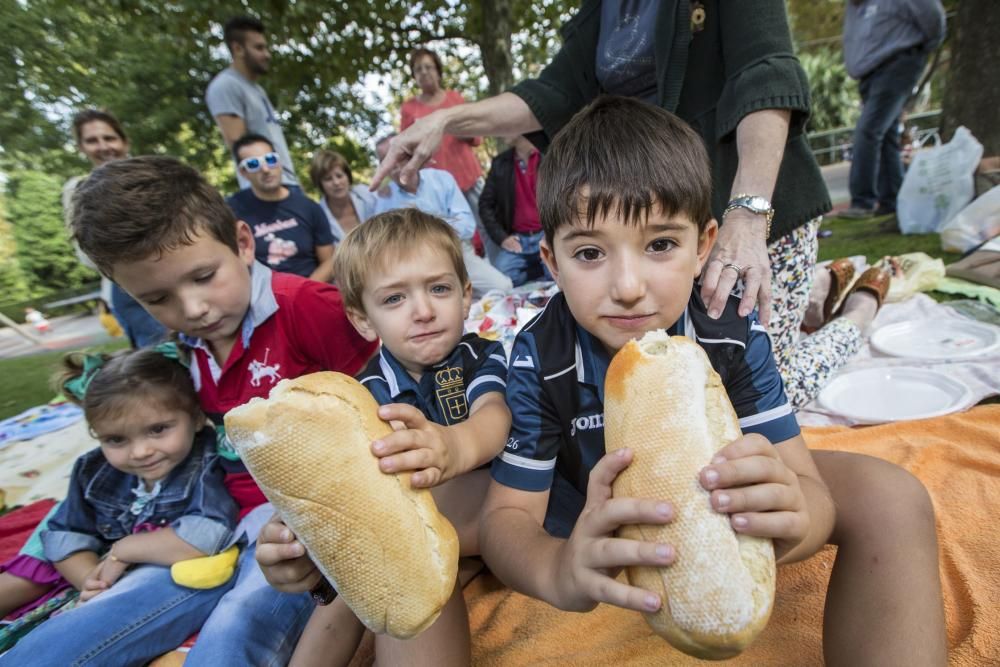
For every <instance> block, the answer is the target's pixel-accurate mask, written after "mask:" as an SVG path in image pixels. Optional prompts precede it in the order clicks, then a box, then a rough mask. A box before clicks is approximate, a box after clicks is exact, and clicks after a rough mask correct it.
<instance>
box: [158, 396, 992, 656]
mask: <svg viewBox="0 0 1000 667" xmlns="http://www.w3.org/2000/svg"><path fill="white" fill-rule="evenodd" d="M805 437H806V440H807V442H808V443H809V446H810V447H812V448H815V449H836V450H842V451H850V452H860V453H865V454H871V455H874V456H880V457H882V458H884V459H887V460H889V461H893V462H895V463H898V464H900V465H902V466H903V467H905V468H906V469H907V470H909V471H910V472H912V473H913V474H915V475H916V476H917V477H919V478H920V479H921V480H922V481H923V483H924V484H925V485H926V486H927V488H928V490H929V491H930V494H931V497H932V498H933V499H934V505H935V507H936V510H937V522H938V539H939V541H940V544H941V576H942V580H943V584H944V598H945V607H946V613H947V622H948V642H949V646H950V663H951V664H952V665H956V666H960V667H973V666H977V667H978V666H979V665H985V664H998V663H1000V615H998V611H1000V574H998V573H1000V544H998V539H997V538H998V531H997V529H996V525H997V523H996V521H997V519H996V517H997V516H998V515H1000V406H998V405H988V406H981V407H978V408H974V409H973V410H970V411H969V412H966V413H963V414H960V415H952V416H948V417H941V418H937V419H931V420H925V421H917V422H907V423H902V424H888V425H884V426H875V427H870V428H855V429H849V428H845V427H832V428H822V429H809V430H807V431H806V433H805ZM833 554H834V551H833V549H832V548H828V549H827V550H825V551H823V552H822V553H820V554H818V555H816V556H815V557H813V558H811V559H810V560H808V561H806V562H803V563H796V564H793V565H788V566H784V567H782V568H781V569H780V570H779V573H780V574H779V576H778V593H777V600H776V603H775V607H774V613H773V615H772V617H771V621H770V624H769V625H768V627H767V629H766V630H765V631H764V633H763V634H762V635H761V636H760V638H758V640H757V641H756V642H755V643H754V644H753V646H751V647H750V649H748V650H747V651H746V652H745V653H744V654H742V655H741V656H739V657H738V658H736V659H734V660H732V661H730V663H728V664H735V665H755V666H756V665H818V664H822V646H821V640H822V637H821V634H822V614H823V601H824V596H825V594H826V585H827V580H828V578H829V573H830V566H831V563H832V561H833ZM465 597H466V601H467V602H468V605H469V615H470V622H471V625H472V637H473V645H472V650H473V663H474V664H476V665H498V666H500V665H502V666H504V667H507V666H510V665H566V664H571V665H575V666H577V667H582V666H584V665H595V666H596V665H601V666H603V665H648V664H671V665H695V664H707V663H703V662H701V661H699V660H696V659H694V658H690V657H688V656H686V655H684V654H681V653H679V652H677V651H675V650H673V649H672V648H671V647H670V646H669V645H668V644H667V643H666V642H664V641H663V640H662V639H660V638H658V637H656V636H655V635H653V634H652V632H651V631H650V630H649V628H648V626H647V625H646V623H645V621H644V620H643V619H642V617H641V616H640V615H639V614H637V613H634V612H629V611H625V610H622V609H617V608H614V607H610V606H607V605H601V606H600V607H598V608H597V609H596V610H594V611H593V612H591V613H589V614H573V613H568V612H561V611H558V610H556V609H553V608H552V607H549V606H548V605H546V604H545V603H542V602H539V601H537V600H533V599H530V598H527V597H525V596H523V595H520V594H518V593H513V592H511V591H510V590H508V589H506V588H504V587H503V586H502V585H501V584H500V583H499V582H498V581H497V580H496V579H495V578H494V577H492V576H491V575H483V576H479V577H477V578H476V579H474V580H473V581H472V582H471V583H470V584H469V585H468V586H467V587H466V589H465ZM372 643H373V642H372V641H371V636H370V635H369V636H368V637H367V638H366V641H365V642H364V644H363V645H362V648H361V650H360V651H359V652H358V655H357V656H355V660H354V662H353V663H352V666H353V665H358V666H360V665H369V664H371V662H372V658H373V654H372ZM175 655H176V653H175ZM175 664H176V663H175Z"/></svg>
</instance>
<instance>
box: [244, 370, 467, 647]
mask: <svg viewBox="0 0 1000 667" xmlns="http://www.w3.org/2000/svg"><path fill="white" fill-rule="evenodd" d="M377 411H378V404H377V403H376V402H375V399H374V398H372V396H371V394H370V393H369V392H368V390H367V389H365V388H364V386H362V385H361V384H360V383H359V382H357V381H356V380H354V379H353V378H350V377H348V376H346V375H342V374H340V373H333V372H322V373H312V374H310V375H305V376H302V377H299V378H297V379H294V380H282V381H281V382H279V383H278V384H277V385H276V386H275V387H274V389H272V390H271V394H270V396H269V398H268V399H267V400H264V399H259V398H255V399H253V400H251V401H250V402H249V403H247V404H245V405H243V406H240V407H238V408H236V409H234V410H231V411H230V412H229V413H227V414H226V417H225V422H226V432H227V435H228V437H229V438H230V440H232V442H233V444H234V445H235V446H236V449H237V451H239V453H240V457H241V458H242V459H243V461H244V462H245V463H246V466H247V468H248V469H249V470H250V473H251V474H252V475H253V477H254V479H255V480H256V481H257V483H258V484H259V485H260V488H261V490H262V491H263V492H264V495H265V496H267V498H268V500H270V501H271V502H272V503H273V504H274V506H275V508H276V509H277V510H278V512H279V513H280V514H281V516H282V518H283V519H284V520H285V522H286V523H287V524H288V525H289V526H290V527H291V529H292V530H293V531H294V532H295V534H296V536H297V537H298V539H299V540H300V541H301V542H302V543H303V545H304V546H305V547H306V549H308V551H309V554H310V556H311V557H312V559H313V561H314V562H315V563H316V565H317V567H318V568H319V569H320V571H321V572H322V573H323V574H324V576H326V577H327V579H328V580H329V581H330V582H331V583H332V584H333V585H334V587H335V588H336V589H337V591H338V593H339V594H340V595H341V596H342V597H343V598H344V601H345V602H346V603H347V605H348V606H349V607H350V608H351V610H352V611H353V612H354V613H355V614H356V615H357V616H358V618H359V619H360V620H361V621H362V623H364V624H365V626H367V627H368V628H369V629H371V630H372V631H373V632H376V633H383V632H384V633H387V634H389V635H391V636H393V637H397V638H400V639H406V638H409V637H413V636H414V635H416V634H418V633H420V632H421V631H423V630H424V629H426V628H427V627H429V626H430V625H431V624H432V623H433V622H434V621H435V619H437V617H438V615H439V614H440V613H441V610H442V609H443V607H444V605H445V603H446V602H447V601H448V599H449V598H450V597H451V594H452V591H453V590H454V587H455V578H456V575H457V568H458V536H457V535H456V533H455V529H454V527H453V526H452V525H451V523H449V521H448V520H447V519H446V518H445V517H444V516H443V515H442V514H441V513H440V512H439V511H438V510H437V506H436V505H435V503H434V499H433V497H432V496H431V492H430V491H429V490H427V489H413V488H412V487H411V486H410V475H409V474H400V475H387V474H384V473H382V472H381V471H380V470H379V467H378V459H377V458H376V457H375V456H374V455H373V454H372V453H371V443H372V441H373V440H375V439H377V438H379V437H382V436H385V435H388V434H389V433H391V432H392V429H391V427H390V426H389V424H387V423H386V422H384V421H382V420H381V419H379V417H378V414H377Z"/></svg>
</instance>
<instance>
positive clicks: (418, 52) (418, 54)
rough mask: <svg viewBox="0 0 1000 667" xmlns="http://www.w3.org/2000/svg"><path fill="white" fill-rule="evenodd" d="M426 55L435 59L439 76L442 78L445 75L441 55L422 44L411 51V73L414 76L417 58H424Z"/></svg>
mask: <svg viewBox="0 0 1000 667" xmlns="http://www.w3.org/2000/svg"><path fill="white" fill-rule="evenodd" d="M424 56H428V57H429V58H430V59H431V60H432V61H434V67H435V69H437V72H438V78H439V79H440V78H441V77H443V76H444V67H443V66H442V65H441V56H439V55H438V54H437V53H436V52H434V51H431V50H430V49H427V48H424V47H422V46H421V47H420V48H417V49H413V51H411V52H410V75H411V76H413V67H414V66H415V65H416V64H417V60H419V59H420V58H423V57H424Z"/></svg>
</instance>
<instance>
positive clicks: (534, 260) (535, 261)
mask: <svg viewBox="0 0 1000 667" xmlns="http://www.w3.org/2000/svg"><path fill="white" fill-rule="evenodd" d="M541 157H542V156H541V153H539V152H538V149H537V148H535V146H534V145H533V144H532V143H531V142H530V141H528V139H527V138H526V137H524V136H518V137H516V138H515V139H514V140H513V142H512V143H511V148H509V149H507V150H505V151H504V152H502V153H500V155H498V156H496V157H495V158H493V165H492V166H491V167H490V174H489V176H487V178H486V185H485V186H484V187H483V192H482V195H480V197H479V218H480V220H482V222H483V227H485V228H486V232H487V233H488V234H489V235H490V238H491V239H493V241H494V242H495V243H496V244H497V245H498V246H500V250H499V252H498V254H497V256H496V259H495V260H494V262H493V266H494V267H496V268H497V269H498V270H499V271H501V272H503V273H504V274H506V275H507V276H508V277H509V278H510V279H511V281H512V282H513V283H514V287H517V286H519V285H523V284H524V283H526V282H530V281H532V280H538V279H540V278H544V279H546V280H550V279H551V278H550V277H549V275H548V271H547V270H546V269H545V265H544V264H543V263H542V257H541V254H540V252H539V244H540V243H541V241H542V225H541V222H540V221H539V219H538V206H537V203H536V201H535V189H536V183H537V181H538V163H539V162H540V161H541Z"/></svg>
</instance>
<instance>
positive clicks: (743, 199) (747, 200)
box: [722, 192, 774, 238]
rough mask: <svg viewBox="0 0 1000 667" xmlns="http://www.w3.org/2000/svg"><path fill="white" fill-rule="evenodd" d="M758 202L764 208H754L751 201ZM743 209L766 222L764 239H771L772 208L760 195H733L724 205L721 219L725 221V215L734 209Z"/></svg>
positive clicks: (742, 193)
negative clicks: (762, 217)
mask: <svg viewBox="0 0 1000 667" xmlns="http://www.w3.org/2000/svg"><path fill="white" fill-rule="evenodd" d="M755 199H756V200H759V201H760V202H762V203H763V204H764V207H760V206H754V204H753V200H755ZM738 208H743V209H746V210H748V211H750V212H751V213H753V214H755V215H762V216H764V219H765V220H766V221H767V228H766V231H765V238H770V237H771V220H772V219H774V207H772V206H771V202H770V200H768V199H767V198H766V197H762V196H760V195H751V194H747V193H744V192H741V193H738V194H736V195H733V198H732V199H730V200H729V203H728V204H726V208H725V210H723V211H722V217H723V219H725V217H726V215H727V214H728V213H729V212H730V211H733V210H735V209H738Z"/></svg>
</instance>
